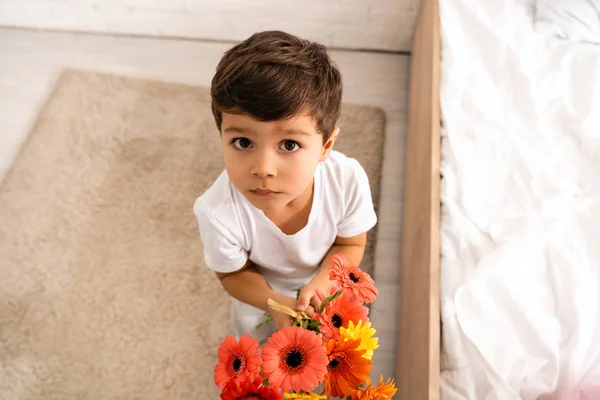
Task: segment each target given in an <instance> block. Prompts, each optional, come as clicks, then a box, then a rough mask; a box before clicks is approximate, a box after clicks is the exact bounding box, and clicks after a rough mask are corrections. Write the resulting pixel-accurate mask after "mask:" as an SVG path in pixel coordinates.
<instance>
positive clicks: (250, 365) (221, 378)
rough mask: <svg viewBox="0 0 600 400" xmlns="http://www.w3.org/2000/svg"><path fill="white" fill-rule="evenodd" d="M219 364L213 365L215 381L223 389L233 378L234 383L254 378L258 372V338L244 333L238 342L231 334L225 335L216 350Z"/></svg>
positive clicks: (259, 359) (259, 362)
mask: <svg viewBox="0 0 600 400" xmlns="http://www.w3.org/2000/svg"><path fill="white" fill-rule="evenodd" d="M217 354H218V356H219V364H217V365H216V366H215V383H216V384H217V386H218V387H220V388H221V389H223V387H225V385H226V384H227V383H228V382H229V381H231V380H234V381H235V382H236V383H240V382H241V381H243V380H245V379H247V378H249V379H250V380H252V379H254V378H256V377H257V376H258V374H259V372H260V364H261V361H262V359H261V357H260V348H259V346H258V340H256V339H255V338H252V337H250V335H249V334H245V335H243V336H242V337H241V338H240V342H239V343H238V342H237V341H236V340H235V338H234V337H233V336H227V337H226V338H225V340H224V341H223V342H222V343H221V346H220V347H219V351H218V353H217Z"/></svg>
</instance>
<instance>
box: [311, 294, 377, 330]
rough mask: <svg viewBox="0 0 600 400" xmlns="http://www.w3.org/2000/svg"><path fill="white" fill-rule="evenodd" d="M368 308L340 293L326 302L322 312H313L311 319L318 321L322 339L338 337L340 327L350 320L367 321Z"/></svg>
mask: <svg viewBox="0 0 600 400" xmlns="http://www.w3.org/2000/svg"><path fill="white" fill-rule="evenodd" d="M367 314H369V309H368V308H367V307H366V306H365V305H364V304H362V303H359V302H357V301H351V300H350V299H349V298H348V296H346V295H344V294H342V295H341V296H340V297H337V298H335V299H333V300H331V301H330V302H329V303H327V306H326V307H325V310H323V313H322V314H319V313H315V314H313V319H315V320H317V321H319V322H320V324H321V325H320V326H319V330H320V332H321V333H322V334H323V339H324V340H329V339H335V340H338V339H339V338H340V328H341V327H344V328H347V327H348V323H349V322H350V321H352V322H354V323H355V324H358V321H360V320H363V321H365V322H368V321H369V318H368V317H367Z"/></svg>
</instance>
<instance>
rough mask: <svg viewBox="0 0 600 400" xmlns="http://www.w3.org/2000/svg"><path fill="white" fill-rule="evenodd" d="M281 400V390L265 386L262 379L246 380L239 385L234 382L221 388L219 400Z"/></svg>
mask: <svg viewBox="0 0 600 400" xmlns="http://www.w3.org/2000/svg"><path fill="white" fill-rule="evenodd" d="M241 399H245V400H281V390H277V389H275V388H272V387H269V386H265V385H263V384H262V379H260V378H259V379H255V380H253V381H251V380H250V379H246V380H245V381H242V382H241V383H240V384H239V385H238V384H236V383H235V382H234V381H231V382H229V383H228V384H227V385H225V387H224V388H223V392H222V393H221V400H241Z"/></svg>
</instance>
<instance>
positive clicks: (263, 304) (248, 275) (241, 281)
mask: <svg viewBox="0 0 600 400" xmlns="http://www.w3.org/2000/svg"><path fill="white" fill-rule="evenodd" d="M216 274H217V277H218V278H219V280H220V281H221V285H223V288H225V290H226V291H227V293H229V295H231V297H234V298H235V299H237V300H239V301H241V302H243V303H246V304H249V305H251V306H252V307H256V308H258V309H260V310H263V311H266V312H269V313H271V315H272V316H273V319H274V321H275V325H276V326H277V329H282V328H285V327H288V326H291V325H292V320H291V317H289V316H287V315H286V314H283V313H280V312H277V311H274V310H272V309H271V308H270V307H269V305H268V300H269V298H271V299H273V300H275V301H276V302H278V303H279V304H282V305H284V306H287V307H289V308H291V309H292V310H293V309H294V308H295V307H296V299H295V298H293V297H289V296H285V295H283V294H281V293H279V292H276V291H275V290H273V289H272V288H271V287H270V286H269V284H268V283H267V280H266V279H265V277H264V276H263V275H262V274H261V273H260V272H259V271H258V270H257V269H256V267H255V266H254V264H253V263H252V261H250V260H248V261H247V262H246V265H244V267H243V268H242V269H240V270H238V271H235V272H232V273H228V274H224V273H220V272H217V273H216ZM311 311H312V309H311Z"/></svg>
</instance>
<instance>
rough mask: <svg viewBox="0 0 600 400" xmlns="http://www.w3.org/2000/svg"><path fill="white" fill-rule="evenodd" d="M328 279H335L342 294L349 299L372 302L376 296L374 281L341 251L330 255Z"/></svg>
mask: <svg viewBox="0 0 600 400" xmlns="http://www.w3.org/2000/svg"><path fill="white" fill-rule="evenodd" d="M331 261H332V265H331V266H330V267H329V279H331V280H332V281H337V282H338V283H339V284H340V286H341V287H342V291H343V293H344V294H346V295H347V296H349V297H350V300H351V301H354V300H356V299H358V301H360V302H361V303H372V302H373V301H375V297H377V288H376V287H375V282H373V279H372V278H371V276H370V275H369V274H367V273H366V272H364V271H362V270H361V269H360V268H358V267H357V266H355V265H353V264H352V263H351V262H350V260H348V259H347V258H346V256H344V255H343V254H342V253H338V254H334V255H333V256H332V257H331Z"/></svg>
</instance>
